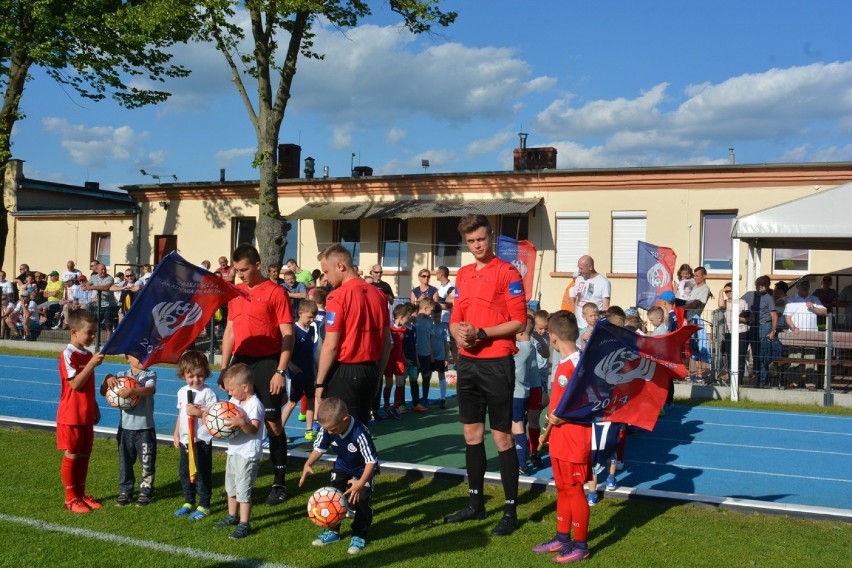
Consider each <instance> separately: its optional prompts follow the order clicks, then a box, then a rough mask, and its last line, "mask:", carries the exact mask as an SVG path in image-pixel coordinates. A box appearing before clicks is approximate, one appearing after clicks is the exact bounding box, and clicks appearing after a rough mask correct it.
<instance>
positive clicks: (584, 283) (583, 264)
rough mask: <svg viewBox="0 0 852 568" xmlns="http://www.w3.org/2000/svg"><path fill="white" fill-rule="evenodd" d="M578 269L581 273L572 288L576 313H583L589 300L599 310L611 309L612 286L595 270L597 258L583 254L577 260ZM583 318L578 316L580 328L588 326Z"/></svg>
mask: <svg viewBox="0 0 852 568" xmlns="http://www.w3.org/2000/svg"><path fill="white" fill-rule="evenodd" d="M577 271H578V272H579V273H580V274H579V276H577V278H576V280H575V281H574V288H573V289H572V290H571V299H572V301H573V304H574V305H573V307H574V313H575V314H581V313H583V306H584V305H586V304H587V303H589V302H592V303H594V304H595V305H596V306H597V307H598V309H599V310H607V309H609V299H610V297H611V295H612V286H611V285H610V283H609V280H607V278H606V276H604V275H603V274H599V273H598V272H597V271H596V270H595V260H594V259H593V258H592V257H591V256H589V255H584V256H581V257H580V259H579V260H578V261H577ZM586 325H587V324H586V321H585V320H584V319H583V318H577V326H578V327H579V329H580V330H582V329H584V328H585V327H586Z"/></svg>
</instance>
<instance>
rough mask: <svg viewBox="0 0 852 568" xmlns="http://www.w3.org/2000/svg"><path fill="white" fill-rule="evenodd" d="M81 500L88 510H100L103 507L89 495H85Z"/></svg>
mask: <svg viewBox="0 0 852 568" xmlns="http://www.w3.org/2000/svg"><path fill="white" fill-rule="evenodd" d="M81 500H82V501H83V503H85V504H86V505H88V506H89V508H90V509H100V508H101V507H103V505H101V504H100V503H98V502H97V501H95V498H94V497H92V496H91V495H86V496H85V497H83V498H82V499H81Z"/></svg>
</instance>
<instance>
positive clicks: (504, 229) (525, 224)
mask: <svg viewBox="0 0 852 568" xmlns="http://www.w3.org/2000/svg"><path fill="white" fill-rule="evenodd" d="M499 234H501V235H503V236H504V237H509V238H510V239H515V240H516V241H525V240H528V239H529V238H530V237H529V234H530V217H529V215H503V216H502V217H501V218H500V233H499Z"/></svg>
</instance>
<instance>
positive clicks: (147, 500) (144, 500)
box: [136, 493, 151, 507]
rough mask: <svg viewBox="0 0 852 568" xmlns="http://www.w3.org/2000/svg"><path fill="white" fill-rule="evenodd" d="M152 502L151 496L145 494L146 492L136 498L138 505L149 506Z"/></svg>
mask: <svg viewBox="0 0 852 568" xmlns="http://www.w3.org/2000/svg"><path fill="white" fill-rule="evenodd" d="M150 502H151V496H150V495H145V494H144V493H143V494H141V495H140V496H139V499H137V500H136V506H137V507H147V506H148V504H149V503H150Z"/></svg>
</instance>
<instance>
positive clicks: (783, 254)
mask: <svg viewBox="0 0 852 568" xmlns="http://www.w3.org/2000/svg"><path fill="white" fill-rule="evenodd" d="M810 260H811V251H809V250H808V249H775V250H774V251H772V271H773V272H775V273H782V274H783V273H785V272H808V271H809V270H810Z"/></svg>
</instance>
